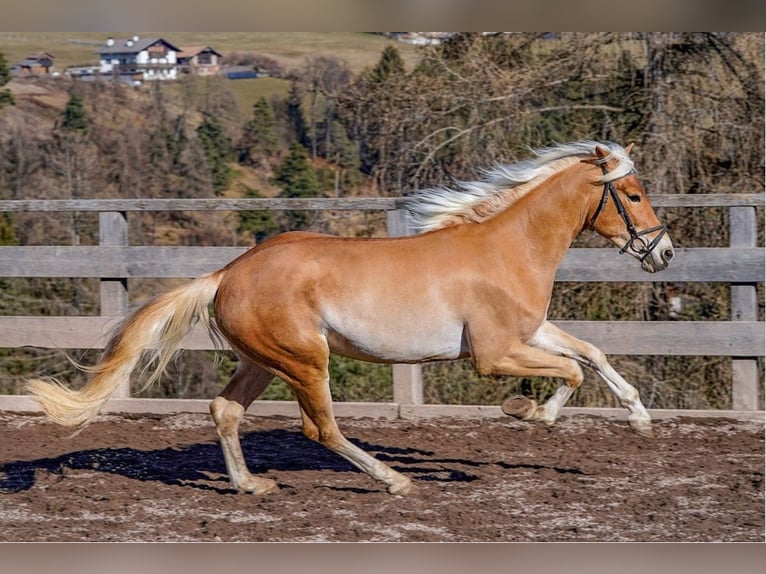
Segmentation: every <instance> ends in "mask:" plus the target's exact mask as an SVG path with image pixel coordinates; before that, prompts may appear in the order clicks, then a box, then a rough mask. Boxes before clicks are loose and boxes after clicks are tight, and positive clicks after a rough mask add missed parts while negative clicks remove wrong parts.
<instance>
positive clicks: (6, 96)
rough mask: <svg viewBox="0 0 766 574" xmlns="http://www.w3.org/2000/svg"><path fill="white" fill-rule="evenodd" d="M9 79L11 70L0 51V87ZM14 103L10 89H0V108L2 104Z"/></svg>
mask: <svg viewBox="0 0 766 574" xmlns="http://www.w3.org/2000/svg"><path fill="white" fill-rule="evenodd" d="M10 79H11V71H10V70H9V69H8V63H7V62H6V60H5V55H4V54H3V53H2V52H0V87H2V86H4V85H5V84H7V83H8V82H9V81H10ZM13 104H14V100H13V94H11V92H10V90H7V89H5V90H0V108H2V107H3V106H12V105H13Z"/></svg>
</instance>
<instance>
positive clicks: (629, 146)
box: [625, 142, 634, 155]
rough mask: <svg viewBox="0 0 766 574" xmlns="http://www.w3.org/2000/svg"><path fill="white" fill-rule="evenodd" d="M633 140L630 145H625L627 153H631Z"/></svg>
mask: <svg viewBox="0 0 766 574" xmlns="http://www.w3.org/2000/svg"><path fill="white" fill-rule="evenodd" d="M633 145H634V144H633V142H630V143H629V144H628V145H626V146H625V153H626V154H628V155H630V150H632V149H633Z"/></svg>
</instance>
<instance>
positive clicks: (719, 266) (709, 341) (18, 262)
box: [0, 193, 766, 410]
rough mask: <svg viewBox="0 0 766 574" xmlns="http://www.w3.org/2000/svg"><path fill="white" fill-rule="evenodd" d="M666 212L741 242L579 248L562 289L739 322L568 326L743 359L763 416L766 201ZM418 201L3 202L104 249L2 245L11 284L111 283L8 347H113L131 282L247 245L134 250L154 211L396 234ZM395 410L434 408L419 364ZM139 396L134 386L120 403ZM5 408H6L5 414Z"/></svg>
mask: <svg viewBox="0 0 766 574" xmlns="http://www.w3.org/2000/svg"><path fill="white" fill-rule="evenodd" d="M650 199H651V201H652V204H653V205H654V206H655V207H667V208H699V207H720V208H726V209H729V210H730V216H731V217H730V221H731V223H730V226H731V229H730V238H731V239H730V245H729V246H728V247H716V248H682V249H678V250H677V251H676V258H675V259H674V261H673V265H671V266H670V267H669V268H668V269H666V270H664V271H662V272H659V273H657V274H655V275H648V274H646V273H645V272H643V271H642V270H641V269H640V268H639V267H638V266H637V265H636V264H635V261H634V260H632V258H629V257H627V256H626V257H619V256H617V254H616V250H615V249H587V248H573V249H570V250H569V252H568V253H567V255H566V257H565V258H564V260H563V262H562V264H561V266H560V268H559V270H558V272H557V274H556V280H557V281H571V282H594V281H598V282H612V281H620V282H624V281H662V282H723V283H729V284H731V303H732V317H731V320H730V321H704V322H703V321H688V322H686V321H651V322H641V321H560V322H557V323H558V324H559V325H560V326H562V327H563V328H564V329H566V330H567V331H568V332H570V333H572V334H573V335H575V336H577V337H580V338H583V339H586V340H589V341H591V342H592V343H594V344H595V345H596V346H598V347H600V348H601V349H602V350H603V351H604V352H606V353H608V354H623V355H711V356H730V357H732V375H733V381H732V408H733V409H735V410H758V409H761V408H763V407H762V405H761V400H760V398H759V396H758V379H759V373H758V366H757V357H760V356H763V355H764V348H765V347H766V336H765V335H764V322H762V321H758V300H757V284H758V283H760V282H763V280H764V273H765V267H766V266H765V264H764V249H763V247H757V246H756V244H757V219H756V208H757V207H762V206H764V194H762V193H761V194H707V195H651V196H650ZM406 201H407V198H342V199H105V200H88V199H80V200H2V201H0V212H2V211H7V212H72V211H77V212H98V213H99V237H100V241H99V245H97V246H5V247H0V277H70V278H71V277H91V278H98V279H100V283H101V310H100V312H101V315H100V316H94V317H31V316H24V317H17V316H0V348H20V347H28V346H31V347H42V348H69V349H75V348H103V346H104V343H105V337H106V333H107V332H108V331H109V328H110V326H112V325H114V324H115V323H116V322H117V321H118V320H119V319H120V317H122V316H123V315H124V314H125V313H126V312H127V309H128V286H127V279H129V278H138V277H152V278H168V277H196V276H198V275H201V274H203V273H206V272H209V271H213V270H215V269H218V268H220V267H221V266H223V265H224V264H225V263H226V262H228V261H230V260H231V259H234V258H235V257H236V256H238V255H240V254H241V253H243V252H244V251H245V250H246V249H245V248H241V247H151V246H130V245H128V231H127V230H128V226H127V214H128V213H130V212H148V211H246V210H270V211H274V210H291V209H299V210H328V211H334V210H354V211H370V210H374V211H386V212H387V228H388V233H389V235H391V236H402V235H409V234H411V233H412V230H411V229H409V228H408V224H407V219H406V217H405V211H404V208H405V206H406ZM183 347H184V348H187V349H212V348H213V343H212V341H210V339H209V338H208V336H207V334H206V333H205V332H204V330H203V329H201V328H197V329H195V330H193V332H192V333H191V334H190V335H189V337H187V339H186V340H185V341H184V345H183ZM393 379H394V403H397V404H399V405H404V406H405V407H406V406H407V405H419V404H422V402H423V390H422V378H421V374H420V367H419V366H418V365H394V366H393ZM118 395H119V396H120V397H122V398H127V397H129V396H130V389H129V386H127V385H126V386H125V387H124V388H123V389H121V391H120V393H119V394H118ZM1 406H2V403H1V402H0V407H1Z"/></svg>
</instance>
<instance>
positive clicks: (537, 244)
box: [493, 174, 587, 270]
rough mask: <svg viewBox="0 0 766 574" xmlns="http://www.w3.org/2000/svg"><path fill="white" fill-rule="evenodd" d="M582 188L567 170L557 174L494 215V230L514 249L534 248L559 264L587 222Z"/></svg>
mask: <svg viewBox="0 0 766 574" xmlns="http://www.w3.org/2000/svg"><path fill="white" fill-rule="evenodd" d="M584 201H585V197H584V192H583V189H582V188H581V187H580V185H578V184H577V183H573V179H572V178H571V177H566V176H565V175H564V174H559V175H557V176H554V177H553V178H552V180H551V181H549V182H544V183H543V184H542V185H540V186H539V188H537V189H535V190H533V191H531V192H530V193H529V194H527V195H526V196H524V197H522V198H521V199H519V200H518V201H517V202H516V203H515V204H513V205H512V206H511V207H509V208H508V209H507V210H506V211H504V212H503V213H502V214H500V215H498V216H497V217H496V218H494V221H493V223H494V224H495V232H496V233H498V234H500V235H503V236H504V238H503V242H504V243H505V245H506V246H508V247H509V248H510V249H511V250H513V249H514V246H518V247H520V248H524V246H527V247H528V248H529V249H531V250H533V251H534V253H535V254H536V257H537V258H539V259H540V260H539V263H540V264H542V263H543V261H542V259H544V260H546V261H548V262H549V263H550V264H551V265H553V266H554V270H555V267H558V264H559V262H560V261H561V259H563V257H564V254H565V253H566V251H567V249H568V248H569V246H570V245H571V243H572V241H573V240H574V238H575V237H577V235H578V234H579V233H580V231H581V230H582V228H583V225H584V222H585V214H586V213H587V209H586V208H587V206H586V205H584Z"/></svg>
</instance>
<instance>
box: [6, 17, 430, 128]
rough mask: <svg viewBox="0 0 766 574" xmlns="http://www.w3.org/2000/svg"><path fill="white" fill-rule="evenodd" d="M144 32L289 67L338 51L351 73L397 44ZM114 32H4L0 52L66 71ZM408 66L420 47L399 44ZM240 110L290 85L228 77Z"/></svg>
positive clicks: (94, 59) (313, 36)
mask: <svg viewBox="0 0 766 574" xmlns="http://www.w3.org/2000/svg"><path fill="white" fill-rule="evenodd" d="M136 34H137V35H138V36H141V37H161V38H164V39H165V40H167V41H168V42H170V43H171V44H173V45H175V46H176V47H179V48H182V47H184V46H200V45H201V46H210V47H212V48H214V49H215V50H217V51H218V52H220V53H221V54H223V55H224V56H226V55H227V54H230V53H232V52H252V53H255V54H259V55H262V56H267V57H269V58H273V59H274V60H276V61H277V62H279V63H280V64H281V65H282V66H283V67H284V69H285V70H291V69H294V68H299V67H301V66H303V65H304V64H305V62H306V60H307V59H309V58H313V57H316V56H334V57H336V58H339V59H341V60H344V61H345V62H346V63H347V65H348V67H349V68H350V69H351V71H352V72H354V73H358V72H360V71H361V70H363V69H364V68H365V67H366V66H371V65H374V64H375V63H376V62H377V61H378V59H379V58H380V55H381V52H382V51H383V49H384V48H385V47H386V46H388V45H391V44H393V43H394V41H393V40H389V39H388V38H385V37H383V36H380V35H376V34H367V33H360V32H332V33H330V32H168V33H165V32H136ZM109 36H112V37H114V38H117V39H120V38H125V37H127V36H128V34H126V33H124V32H123V33H114V32H0V52H2V53H3V54H4V55H5V59H6V61H7V62H8V65H13V64H15V63H17V62H20V61H22V60H23V59H24V58H26V57H27V55H29V54H32V53H36V52H48V53H50V54H52V55H53V56H54V70H55V71H59V72H63V71H64V70H66V68H67V67H69V66H92V65H95V64H97V63H98V56H97V55H96V50H97V49H98V48H99V47H100V46H102V45H103V44H104V42H105V41H106V39H107V38H108V37H109ZM396 47H397V49H398V50H399V53H400V54H401V56H402V59H403V60H404V62H405V65H406V66H407V67H408V69H411V68H412V67H413V66H414V65H415V64H416V63H417V61H418V59H419V53H418V50H417V48H415V47H414V46H411V45H409V44H404V43H396ZM229 85H230V88H231V90H232V93H233V94H234V96H235V97H236V99H237V103H238V106H239V109H240V112H241V113H242V114H244V115H247V114H249V112H250V110H251V108H252V106H253V103H255V101H256V100H257V99H258V98H260V97H261V96H264V97H266V98H267V99H269V98H271V97H272V96H285V95H286V94H287V92H288V90H289V87H290V84H289V82H288V81H286V80H281V79H278V78H258V79H254V80H253V79H251V80H230V81H229Z"/></svg>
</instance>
